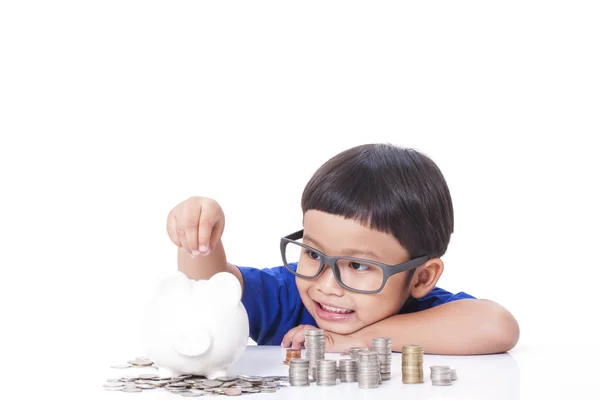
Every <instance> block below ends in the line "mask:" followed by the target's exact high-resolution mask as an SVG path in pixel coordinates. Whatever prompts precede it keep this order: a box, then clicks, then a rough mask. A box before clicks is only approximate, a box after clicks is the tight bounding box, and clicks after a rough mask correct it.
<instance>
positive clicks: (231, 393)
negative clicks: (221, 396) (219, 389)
mask: <svg viewBox="0 0 600 400" xmlns="http://www.w3.org/2000/svg"><path fill="white" fill-rule="evenodd" d="M223 392H224V393H225V394H226V395H227V396H239V395H241V394H242V390H241V389H239V388H227V389H225V390H224V391H223Z"/></svg>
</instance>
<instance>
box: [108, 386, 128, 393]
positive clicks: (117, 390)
mask: <svg viewBox="0 0 600 400" xmlns="http://www.w3.org/2000/svg"><path fill="white" fill-rule="evenodd" d="M104 390H108V391H111V392H120V391H122V390H123V387H121V386H114V387H113V386H105V387H104Z"/></svg>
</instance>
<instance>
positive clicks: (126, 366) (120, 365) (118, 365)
mask: <svg viewBox="0 0 600 400" xmlns="http://www.w3.org/2000/svg"><path fill="white" fill-rule="evenodd" d="M110 367H111V368H116V369H125V368H131V365H129V364H117V365H111V366H110Z"/></svg>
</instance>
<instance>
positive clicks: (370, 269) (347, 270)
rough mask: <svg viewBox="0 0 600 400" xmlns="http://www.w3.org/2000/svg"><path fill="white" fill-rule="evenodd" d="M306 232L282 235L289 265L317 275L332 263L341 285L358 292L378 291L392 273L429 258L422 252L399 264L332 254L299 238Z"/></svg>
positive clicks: (290, 268)
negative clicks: (421, 254) (319, 249)
mask: <svg viewBox="0 0 600 400" xmlns="http://www.w3.org/2000/svg"><path fill="white" fill-rule="evenodd" d="M303 236H304V229H302V230H299V231H298V232H294V233H292V234H290V235H288V236H285V237H283V238H281V241H280V248H281V257H282V258H283V264H284V266H285V267H286V269H287V270H288V271H290V272H291V273H293V274H294V275H296V276H299V277H300V278H305V279H314V278H316V277H317V276H319V275H320V274H321V272H322V271H323V269H324V268H325V266H326V265H328V266H329V267H330V268H331V270H332V272H333V276H334V277H335V279H336V281H337V282H338V283H339V284H340V286H342V287H343V288H345V289H348V290H350V291H353V292H357V293H365V294H372V293H378V292H380V291H381V290H382V289H383V287H384V286H385V283H386V282H387V280H388V279H389V277H390V276H392V275H395V274H398V273H400V272H404V271H408V270H411V269H414V268H417V267H418V266H420V265H421V264H423V263H424V262H425V261H427V260H428V259H429V257H428V256H420V257H417V258H413V259H411V260H409V261H405V262H403V263H400V264H397V265H387V264H383V263H380V262H377V261H372V260H366V259H364V258H355V257H343V256H342V257H330V256H327V255H325V254H323V253H321V252H320V251H318V250H316V249H314V248H312V247H310V246H307V245H305V244H304V243H300V242H297V240H298V239H301V238H302V237H303Z"/></svg>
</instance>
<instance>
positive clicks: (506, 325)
mask: <svg viewBox="0 0 600 400" xmlns="http://www.w3.org/2000/svg"><path fill="white" fill-rule="evenodd" d="M494 306H495V307H494V308H495V312H494V314H495V317H494V318H492V320H493V321H494V322H493V323H492V324H489V325H488V327H489V328H491V329H490V331H489V332H488V333H489V335H488V340H489V341H490V342H491V343H490V344H491V346H490V347H493V349H494V351H493V352H495V353H504V352H507V351H509V350H511V349H513V348H514V347H515V346H516V345H517V343H518V342H519V337H520V335H521V332H520V329H519V323H518V322H517V320H516V318H515V317H514V316H513V315H512V314H511V313H510V312H509V311H508V310H506V309H505V308H503V307H501V306H499V305H498V304H494Z"/></svg>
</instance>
